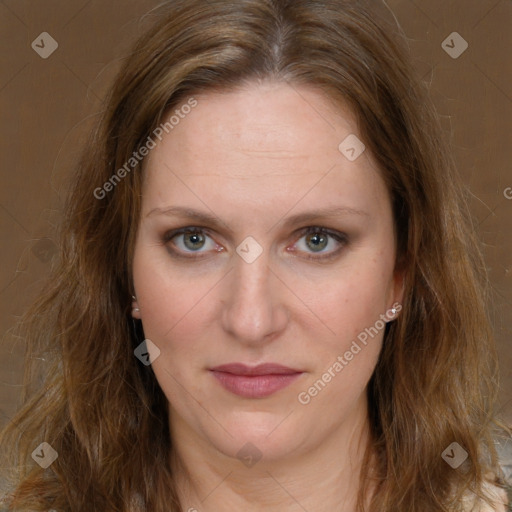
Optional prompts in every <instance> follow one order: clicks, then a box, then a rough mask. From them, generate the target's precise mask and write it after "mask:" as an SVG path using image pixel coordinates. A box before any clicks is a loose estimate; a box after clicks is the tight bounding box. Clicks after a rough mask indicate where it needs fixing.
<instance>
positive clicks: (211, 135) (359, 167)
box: [144, 83, 383, 207]
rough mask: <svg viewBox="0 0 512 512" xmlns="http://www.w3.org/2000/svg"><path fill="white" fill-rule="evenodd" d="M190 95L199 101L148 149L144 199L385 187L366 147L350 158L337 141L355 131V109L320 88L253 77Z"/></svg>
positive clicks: (283, 199)
mask: <svg viewBox="0 0 512 512" xmlns="http://www.w3.org/2000/svg"><path fill="white" fill-rule="evenodd" d="M194 99H195V100H196V101H197V105H196V106H195V107H194V108H193V109H192V110H191V111H190V112H189V113H188V114H187V115H182V116H180V120H179V123H178V124H176V125H175V126H174V127H173V129H172V130H171V131H170V132H169V133H168V134H164V136H163V139H162V141H161V142H160V143H159V144H158V145H157V147H156V148H155V149H154V150H152V151H151V153H150V154H149V156H148V160H147V161H146V166H145V172H146V180H145V181H146V183H145V191H144V196H145V198H146V202H148V201H149V202H151V203H156V202H165V201H166V200H167V201H171V200H174V199H176V198H177V197H178V196H180V197H183V196H182V194H183V193H185V194H186V195H187V196H191V197H192V196H193V195H194V193H196V196H198V195H200V194H206V195H207V196H208V197H209V198H210V199H211V200H214V199H215V200H217V201H218V200H224V201H225V199H226V195H227V197H229V198H230V201H231V204H233V205H234V204H235V198H238V197H239V198H244V200H245V201H258V202H259V203H260V204H262V203H266V204H267V205H268V206H269V207H270V206H272V205H274V207H275V205H276V204H282V205H284V204H289V203H290V200H291V199H293V198H295V200H297V198H298V196H299V195H304V194H306V193H307V195H308V196H309V197H308V199H311V200H314V201H318V200H320V201H321V200H322V198H323V199H326V194H328V195H330V196H331V198H332V199H333V200H334V201H336V200H338V199H341V196H344V197H345V199H348V198H349V197H350V196H351V197H353V198H354V197H356V196H357V195H358V194H361V192H362V189H364V190H365V194H366V195H367V196H368V197H370V198H372V197H373V200H375V199H376V197H375V196H376V195H379V194H382V192H383V190H382V185H383V184H382V183H381V181H382V180H381V179H380V176H379V173H378V172H377V171H376V167H375V164H374V161H373V159H372V158H371V155H369V152H368V151H364V153H363V154H362V155H361V156H360V157H359V158H357V159H356V160H355V161H350V160H349V159H347V158H346V156H344V154H343V153H342V152H341V151H340V149H339V146H340V143H342V142H343V141H344V140H346V139H347V137H348V136H352V137H353V136H358V135H359V133H358V127H357V122H356V119H355V116H354V115H353V113H352V112H351V111H350V109H349V108H348V107H346V106H344V105H342V104H340V105H338V104H335V103H334V102H333V101H332V100H331V99H330V98H329V97H327V96H326V95H325V94H323V93H322V92H321V91H320V90H319V89H316V88H313V87H307V86H296V85H290V84H287V83H253V84H249V85H246V86H243V87H240V88H239V89H236V90H234V91H229V92H209V93H203V94H195V95H194ZM186 101H187V99H186V98H185V100H184V102H186ZM179 108H180V106H179V105H178V106H176V107H174V108H173V112H175V111H176V110H177V109H178V110H179ZM187 110H188V109H187ZM170 114H172V112H171V113H170ZM180 182H181V183H180ZM184 189H188V190H186V191H185V190H184ZM195 201H196V202H197V197H196V198H195ZM152 206H158V205H154V204H152Z"/></svg>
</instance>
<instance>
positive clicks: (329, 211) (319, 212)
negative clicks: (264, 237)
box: [146, 206, 370, 231]
mask: <svg viewBox="0 0 512 512" xmlns="http://www.w3.org/2000/svg"><path fill="white" fill-rule="evenodd" d="M155 215H166V216H168V217H181V218H187V219H190V220H193V221H196V222H201V223H204V224H210V225H212V226H214V227H216V228H218V227H220V226H222V225H223V226H226V224H225V223H224V222H222V221H221V220H220V219H219V218H218V217H217V216H215V215H212V214H210V213H207V212H202V211H199V210H194V209H193V208H185V207H183V206H171V207H168V208H153V209H152V210H151V211H150V212H149V213H148V214H147V215H146V218H147V217H153V216H155ZM348 215H352V216H359V217H365V218H370V215H369V214H368V213H367V212H365V211H363V210H358V209H356V208H350V207H347V206H336V207H331V208H318V209H315V210H310V211H306V212H302V213H299V214H297V215H293V216H291V217H288V218H286V219H285V220H284V222H282V221H278V222H277V223H276V224H279V223H281V222H282V225H283V227H284V228H287V227H290V226H292V225H294V224H300V223H303V222H312V221H315V220H320V219H327V218H332V217H342V216H348ZM276 224H274V225H273V226H272V228H273V227H274V226H275V225H276ZM272 228H271V229H272ZM228 229H229V228H228ZM269 231H270V230H269Z"/></svg>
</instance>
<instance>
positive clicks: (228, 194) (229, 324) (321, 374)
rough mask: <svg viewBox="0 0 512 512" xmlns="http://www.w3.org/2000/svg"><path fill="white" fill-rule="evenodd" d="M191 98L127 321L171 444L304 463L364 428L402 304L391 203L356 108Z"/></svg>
mask: <svg viewBox="0 0 512 512" xmlns="http://www.w3.org/2000/svg"><path fill="white" fill-rule="evenodd" d="M194 98H195V100H196V101H197V105H196V106H194V108H191V109H188V108H185V109H182V110H180V114H181V115H180V116H179V122H176V119H178V118H176V119H174V121H173V128H172V130H170V131H169V133H167V134H166V133H165V132H164V136H163V138H162V141H161V142H160V143H159V144H158V145H157V147H156V148H154V149H152V150H151V151H150V154H149V156H148V159H147V161H146V164H147V165H146V169H145V173H146V174H145V184H144V189H143V201H142V212H141V221H140V225H139V227H138V236H137V241H136V245H135V254H134V270H133V272H134V274H133V279H134V285H135V290H136V296H137V305H138V307H139V308H140V313H134V316H136V317H137V318H141V319H142V323H143V327H144V333H145V336H146V338H147V339H149V340H151V341H152V342H153V344H154V345H156V347H158V349H159V351H160V352H159V355H158V357H156V358H155V359H154V361H153V370H154V372H155V375H156V378H157V379H158V382H159V384H160V386H161V388H162V390H163V392H164V393H165V395H166V397H167V399H168V400H169V403H170V425H171V430H172V435H173V436H174V438H175V439H178V440H180V442H182V443H195V444H198V445H201V446H203V447H205V449H207V450H211V449H214V450H215V453H217V454H218V453H219V452H220V453H223V454H225V455H227V456H232V457H237V456H238V457H239V458H240V457H242V456H243V455H244V456H245V455H246V454H247V452H251V453H249V455H254V456H255V457H259V455H262V456H263V457H265V458H266V459H267V460H277V459H279V458H281V457H284V456H285V455H289V454H290V453H294V454H295V455H300V454H301V453H306V452H307V451H308V450H312V449H314V448H315V447H318V446H320V444H321V443H322V442H323V441H324V440H325V439H327V438H328V437H329V436H332V435H336V433H337V432H341V431H342V430H343V429H344V428H345V427H346V426H347V425H352V427H354V426H355V425H361V421H364V418H365V413H366V396H365V388H366V386H367V383H368V380H369V379H370V376H371V374H372V372H373V370H374V367H375V365H376V362H377V358H378V355H379V351H380V349H381V344H382V339H383V333H384V328H383V327H384V321H385V320H390V319H392V318H393V317H392V313H391V311H390V309H391V308H392V307H393V305H395V307H396V303H397V302H399V301H400V300H401V291H402V283H401V281H400V279H399V276H398V275H394V263H395V240H394V228H393V219H392V211H391V204H390V198H389V195H388V193H387V190H386V187H385V185H384V182H383V180H382V179H381V177H380V176H379V173H378V172H377V170H376V167H375V163H374V161H373V160H372V158H371V155H370V154H369V151H364V150H363V148H362V146H361V145H360V142H359V141H358V140H357V139H355V136H357V135H358V129H357V125H356V122H355V119H354V118H353V116H352V115H351V113H350V112H349V110H348V109H341V108H340V107H334V106H333V105H332V104H331V103H329V102H328V100H327V99H326V97H325V96H323V95H322V93H320V92H319V91H317V90H316V89H313V88H308V87H305V86H297V87H295V86H294V87H291V86H290V85H287V84H283V83H281V84H271V83H264V84H257V83H254V84H253V85H250V86H245V87H243V88H240V89H239V90H237V91H236V92H229V93H224V94H220V93H207V94H202V95H195V96H194ZM185 103H186V100H185V102H184V104H185ZM189 104H191V103H189ZM177 109H178V110H179V107H177ZM184 112H188V113H187V114H186V115H185V114H184ZM347 137H349V138H348V139H347ZM361 151H362V153H361ZM359 153H360V154H359ZM184 229H186V230H189V233H188V234H187V233H185V234H184V233H183V232H182V230H184ZM397 309H398V310H399V309H400V306H398V308H397ZM395 316H396V315H395ZM150 352H151V353H152V355H153V357H154V356H156V355H157V354H158V352H157V351H155V350H152V351H150ZM223 365H230V366H227V367H226V366H225V367H224V368H220V367H222V366H223ZM242 365H243V366H242ZM258 365H280V367H275V366H274V367H273V366H267V367H266V368H265V367H261V368H255V367H256V366H258ZM281 367H284V369H283V368H281ZM216 368H217V370H215V369H216ZM251 372H252V374H250V375H248V374H247V373H251ZM354 428H355V427H354ZM352 430H354V429H352ZM247 443H250V444H247ZM244 446H245V448H243V447H244ZM242 448H243V449H242ZM241 449H242V451H240V450H241ZM244 450H245V451H244ZM237 454H238V455H237Z"/></svg>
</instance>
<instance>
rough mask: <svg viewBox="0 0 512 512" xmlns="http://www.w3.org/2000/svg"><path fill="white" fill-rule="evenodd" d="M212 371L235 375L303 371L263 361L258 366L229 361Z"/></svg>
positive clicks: (285, 373)
mask: <svg viewBox="0 0 512 512" xmlns="http://www.w3.org/2000/svg"><path fill="white" fill-rule="evenodd" d="M211 370H212V371H216V372H224V373H231V374H233V375H290V374H293V373H302V372H301V370H296V369H294V368H289V367H287V366H283V365H281V364H277V363H263V364H259V365H257V366H248V365H246V364H243V363H229V364H222V365H220V366H216V367H215V368H211Z"/></svg>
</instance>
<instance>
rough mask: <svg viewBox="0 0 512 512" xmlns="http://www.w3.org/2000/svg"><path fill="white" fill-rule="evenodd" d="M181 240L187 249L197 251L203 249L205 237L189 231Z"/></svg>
mask: <svg viewBox="0 0 512 512" xmlns="http://www.w3.org/2000/svg"><path fill="white" fill-rule="evenodd" d="M183 240H184V243H185V245H186V246H187V248H188V249H190V250H192V251H194V250H197V249H201V248H202V247H203V245H204V241H205V237H204V236H203V235H202V234H201V233H198V232H197V231H191V232H188V233H184V235H183ZM189 241H190V242H191V244H189V243H188V242H189ZM196 244H198V245H196Z"/></svg>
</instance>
